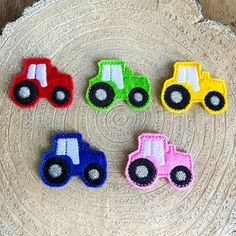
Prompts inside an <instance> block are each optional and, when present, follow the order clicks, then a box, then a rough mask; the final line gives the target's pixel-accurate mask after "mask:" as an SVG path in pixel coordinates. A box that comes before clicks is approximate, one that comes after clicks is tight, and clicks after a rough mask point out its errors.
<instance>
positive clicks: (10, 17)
mask: <svg viewBox="0 0 236 236" xmlns="http://www.w3.org/2000/svg"><path fill="white" fill-rule="evenodd" d="M199 1H200V3H201V4H202V7H203V14H204V16H205V18H208V19H212V20H216V21H219V22H221V23H223V24H225V25H230V27H231V28H232V29H233V31H234V32H236V0H199ZM33 2H35V0H0V28H3V27H4V25H5V24H6V23H7V22H9V21H14V20H15V19H17V18H18V17H19V16H20V15H21V13H22V10H23V9H24V8H25V7H26V6H29V5H31V4H32V3H33Z"/></svg>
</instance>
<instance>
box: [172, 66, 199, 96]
mask: <svg viewBox="0 0 236 236" xmlns="http://www.w3.org/2000/svg"><path fill="white" fill-rule="evenodd" d="M199 73H200V71H199V70H198V67H197V66H194V65H193V66H185V65H179V66H178V69H177V75H176V80H177V82H179V83H188V84H190V86H191V87H192V89H193V91H195V92H199V91H200V85H199V78H200V75H199Z"/></svg>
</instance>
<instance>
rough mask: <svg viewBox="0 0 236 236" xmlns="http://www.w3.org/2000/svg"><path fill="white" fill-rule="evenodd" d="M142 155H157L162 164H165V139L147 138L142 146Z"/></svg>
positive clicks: (146, 156)
mask: <svg viewBox="0 0 236 236" xmlns="http://www.w3.org/2000/svg"><path fill="white" fill-rule="evenodd" d="M142 156H143V157H144V158H148V157H151V156H152V157H155V158H156V159H157V161H158V164H159V165H160V166H165V164H166V161H165V151H164V143H163V140H162V139H161V138H160V139H153V138H150V139H146V140H145V141H144V142H143V147H142Z"/></svg>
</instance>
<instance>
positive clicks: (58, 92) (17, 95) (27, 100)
mask: <svg viewBox="0 0 236 236" xmlns="http://www.w3.org/2000/svg"><path fill="white" fill-rule="evenodd" d="M73 91H74V85H73V79H72V77H71V76H70V75H69V74H65V73H61V72H59V71H58V69H57V68H56V67H55V66H52V65H51V60H50V59H48V58H30V59H24V69H23V72H22V74H20V75H16V76H15V77H14V78H13V84H12V87H11V91H10V97H11V99H12V101H13V102H14V103H15V104H16V105H17V106H20V107H22V108H29V107H32V106H34V105H35V104H36V103H37V102H38V100H39V99H40V98H47V99H48V100H49V101H50V103H51V104H52V105H53V106H54V107H57V108H65V107H68V106H69V105H70V104H71V103H72V101H73Z"/></svg>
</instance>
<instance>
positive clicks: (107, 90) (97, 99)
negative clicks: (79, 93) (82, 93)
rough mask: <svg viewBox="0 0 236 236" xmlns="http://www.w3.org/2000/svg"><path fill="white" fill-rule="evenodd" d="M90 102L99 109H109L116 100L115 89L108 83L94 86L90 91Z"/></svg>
mask: <svg viewBox="0 0 236 236" xmlns="http://www.w3.org/2000/svg"><path fill="white" fill-rule="evenodd" d="M88 96H89V100H90V102H91V103H92V104H93V105H94V106H96V107H99V108H106V107H109V106H110V105H111V104H112V102H113V101H114V98H115V92H114V89H113V88H112V87H111V86H110V85H109V84H107V83H104V82H100V83H96V84H94V85H92V87H91V88H90V90H89V94H88Z"/></svg>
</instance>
